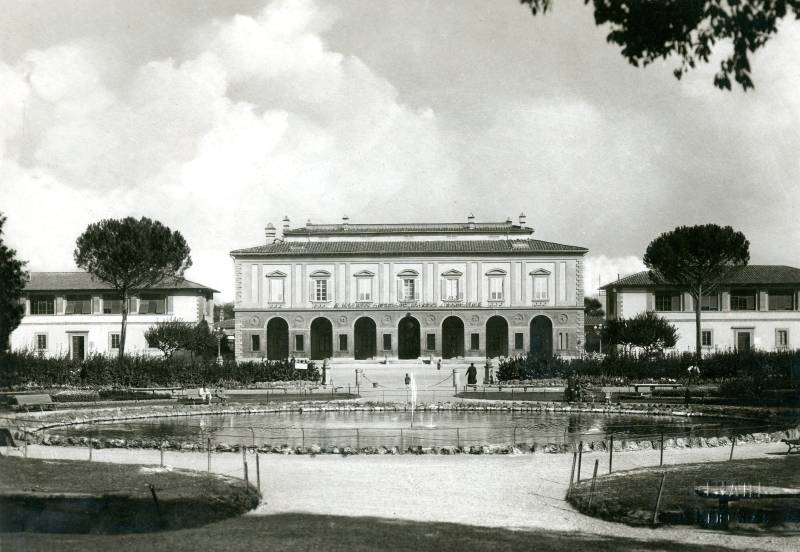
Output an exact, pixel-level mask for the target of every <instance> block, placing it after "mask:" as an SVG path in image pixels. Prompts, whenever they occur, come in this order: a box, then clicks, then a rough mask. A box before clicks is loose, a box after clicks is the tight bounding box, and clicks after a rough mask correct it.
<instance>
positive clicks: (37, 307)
mask: <svg viewBox="0 0 800 552" xmlns="http://www.w3.org/2000/svg"><path fill="white" fill-rule="evenodd" d="M55 313H56V298H55V297H54V296H52V295H32V296H31V314H55Z"/></svg>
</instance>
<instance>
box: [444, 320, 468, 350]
mask: <svg viewBox="0 0 800 552" xmlns="http://www.w3.org/2000/svg"><path fill="white" fill-rule="evenodd" d="M463 356H464V322H462V321H461V319H460V318H459V317H458V316H448V317H447V318H445V319H444V322H442V358H455V357H463Z"/></svg>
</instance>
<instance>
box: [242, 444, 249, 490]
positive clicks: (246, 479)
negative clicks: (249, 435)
mask: <svg viewBox="0 0 800 552" xmlns="http://www.w3.org/2000/svg"><path fill="white" fill-rule="evenodd" d="M242 467H243V469H244V482H245V483H246V484H248V485H249V484H250V480H249V478H248V477H247V449H246V448H245V447H244V445H242Z"/></svg>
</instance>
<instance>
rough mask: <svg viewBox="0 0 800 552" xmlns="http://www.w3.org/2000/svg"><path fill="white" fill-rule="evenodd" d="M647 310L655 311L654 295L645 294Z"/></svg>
mask: <svg viewBox="0 0 800 552" xmlns="http://www.w3.org/2000/svg"><path fill="white" fill-rule="evenodd" d="M606 297H608V295H606ZM606 310H608V308H606ZM647 310H649V311H652V310H656V296H655V294H654V293H650V292H647ZM612 311H613V309H612Z"/></svg>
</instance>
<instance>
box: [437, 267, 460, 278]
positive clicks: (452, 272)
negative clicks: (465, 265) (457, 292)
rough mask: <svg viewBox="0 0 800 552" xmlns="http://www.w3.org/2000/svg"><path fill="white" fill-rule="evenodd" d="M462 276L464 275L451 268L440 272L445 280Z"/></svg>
mask: <svg viewBox="0 0 800 552" xmlns="http://www.w3.org/2000/svg"><path fill="white" fill-rule="evenodd" d="M463 275H464V273H463V272H459V271H458V270H456V269H455V268H451V269H450V270H448V271H447V272H442V276H444V277H445V278H459V277H461V276H463Z"/></svg>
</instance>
